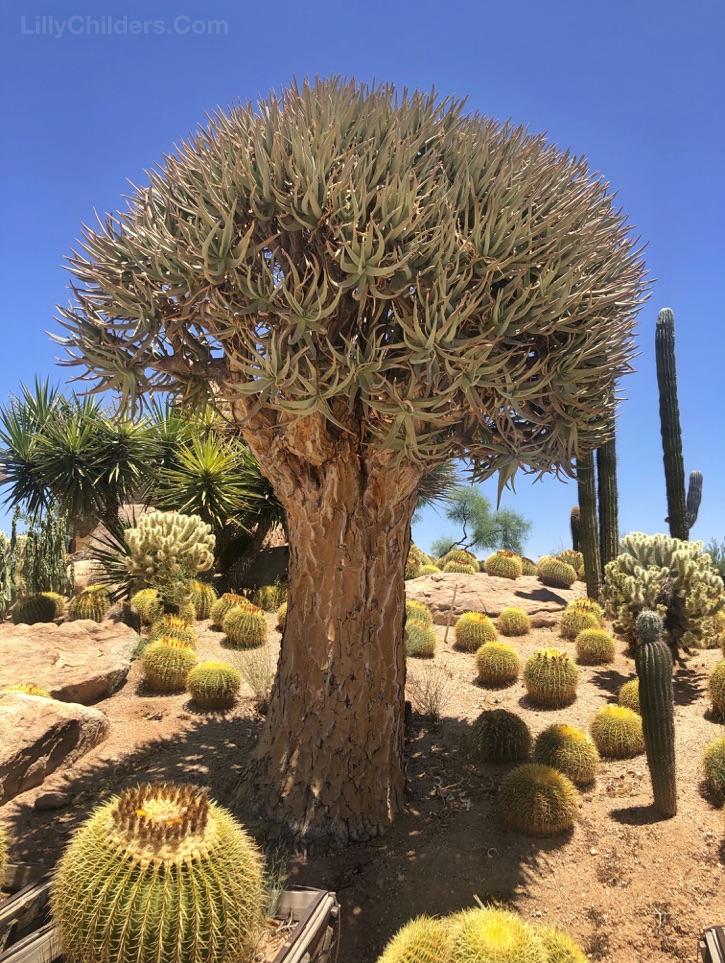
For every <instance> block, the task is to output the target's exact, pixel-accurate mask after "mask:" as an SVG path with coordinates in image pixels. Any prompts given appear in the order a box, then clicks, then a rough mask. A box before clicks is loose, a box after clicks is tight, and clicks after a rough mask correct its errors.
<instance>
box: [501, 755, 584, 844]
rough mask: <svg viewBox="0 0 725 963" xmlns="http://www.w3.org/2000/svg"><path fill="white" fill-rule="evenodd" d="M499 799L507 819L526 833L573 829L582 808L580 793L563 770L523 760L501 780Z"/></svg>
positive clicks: (534, 834) (542, 833) (548, 833)
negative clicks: (520, 764) (523, 761)
mask: <svg viewBox="0 0 725 963" xmlns="http://www.w3.org/2000/svg"><path fill="white" fill-rule="evenodd" d="M499 803H500V806H501V811H502V813H503V817H504V819H505V820H506V822H507V823H508V824H509V825H510V826H512V827H513V828H514V829H518V830H519V831H520V832H522V833H526V835H527V836H558V835H559V834H561V833H564V832H566V831H567V830H568V829H571V828H572V826H573V825H574V821H575V819H576V818H577V814H578V812H579V793H578V791H577V788H576V786H575V785H574V783H573V782H572V781H571V779H568V778H567V777H566V776H565V775H564V774H563V773H561V772H558V771H557V770H556V769H552V768H551V766H542V765H541V764H540V763H524V765H522V766H518V767H517V768H516V769H514V770H512V771H511V772H510V773H509V774H508V775H507V776H506V777H505V778H504V780H503V782H502V783H501V790H500V792H499Z"/></svg>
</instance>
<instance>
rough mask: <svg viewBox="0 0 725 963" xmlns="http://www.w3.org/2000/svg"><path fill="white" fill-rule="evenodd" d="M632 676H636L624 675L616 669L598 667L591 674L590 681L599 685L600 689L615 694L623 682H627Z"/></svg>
mask: <svg viewBox="0 0 725 963" xmlns="http://www.w3.org/2000/svg"><path fill="white" fill-rule="evenodd" d="M633 677H635V678H636V676H631V675H624V673H622V672H618V671H617V670H616V669H598V670H597V671H596V672H595V673H594V674H593V675H592V677H591V680H590V681H591V682H593V683H594V685H597V686H599V688H600V689H604V691H605V692H609V693H610V694H611V695H617V693H618V692H619V690H620V689H621V688H622V686H623V685H624V683H625V682H629V681H630V680H631V679H632V678H633Z"/></svg>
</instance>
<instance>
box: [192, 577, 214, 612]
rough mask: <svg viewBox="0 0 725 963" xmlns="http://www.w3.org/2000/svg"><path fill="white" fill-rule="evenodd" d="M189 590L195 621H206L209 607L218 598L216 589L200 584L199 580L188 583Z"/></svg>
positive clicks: (203, 583) (204, 583) (206, 584)
mask: <svg viewBox="0 0 725 963" xmlns="http://www.w3.org/2000/svg"><path fill="white" fill-rule="evenodd" d="M189 589H190V592H191V604H192V605H193V606H194V610H195V612H196V617H197V619H199V621H203V620H204V619H208V618H209V616H210V615H211V607H212V605H213V604H214V603H215V602H216V600H217V598H218V595H217V593H216V589H215V588H214V586H213V585H210V584H209V583H208V582H202V581H200V580H199V579H192V580H191V582H190V583H189Z"/></svg>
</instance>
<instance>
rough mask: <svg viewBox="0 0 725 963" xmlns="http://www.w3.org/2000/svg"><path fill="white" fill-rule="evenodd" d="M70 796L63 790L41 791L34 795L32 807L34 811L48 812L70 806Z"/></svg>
mask: <svg viewBox="0 0 725 963" xmlns="http://www.w3.org/2000/svg"><path fill="white" fill-rule="evenodd" d="M70 804H71V797H70V796H69V795H68V793H65V792H42V793H41V794H40V795H39V796H36V797H35V802H34V803H33V809H34V810H35V811H36V812H49V811H50V810H52V809H62V808H63V807H64V806H70Z"/></svg>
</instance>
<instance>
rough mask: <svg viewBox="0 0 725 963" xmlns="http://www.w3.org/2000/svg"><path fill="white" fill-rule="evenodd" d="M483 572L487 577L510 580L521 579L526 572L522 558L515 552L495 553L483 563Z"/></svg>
mask: <svg viewBox="0 0 725 963" xmlns="http://www.w3.org/2000/svg"><path fill="white" fill-rule="evenodd" d="M483 570H484V572H485V573H486V575H496V576H498V577H499V578H510V579H517V578H520V576H521V575H523V571H524V569H523V565H522V564H521V558H520V556H518V555H516V554H514V553H513V552H495V553H494V554H493V555H489V556H488V558H487V559H486V561H485V562H484V563H483Z"/></svg>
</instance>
